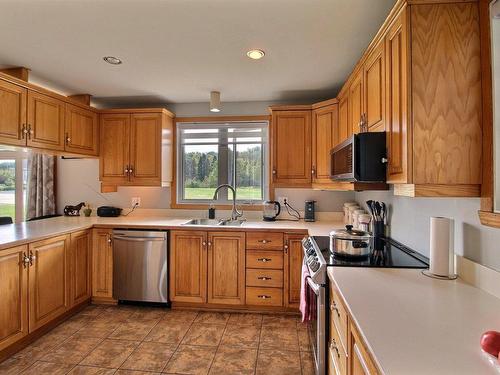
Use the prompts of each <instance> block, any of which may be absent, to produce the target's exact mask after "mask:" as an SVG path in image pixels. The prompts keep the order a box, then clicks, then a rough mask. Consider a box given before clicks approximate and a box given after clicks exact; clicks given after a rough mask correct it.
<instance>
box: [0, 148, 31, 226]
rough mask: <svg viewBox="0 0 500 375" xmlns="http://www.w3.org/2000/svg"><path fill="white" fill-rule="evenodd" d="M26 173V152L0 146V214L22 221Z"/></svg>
mask: <svg viewBox="0 0 500 375" xmlns="http://www.w3.org/2000/svg"><path fill="white" fill-rule="evenodd" d="M27 175H28V173H27V154H26V152H23V151H14V150H13V149H12V150H11V149H8V148H0V216H9V217H11V218H12V220H13V221H14V222H17V223H19V222H21V221H24V218H25V217H26V215H25V207H26V181H27Z"/></svg>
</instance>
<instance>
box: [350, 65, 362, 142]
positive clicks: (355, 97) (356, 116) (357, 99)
mask: <svg viewBox="0 0 500 375" xmlns="http://www.w3.org/2000/svg"><path fill="white" fill-rule="evenodd" d="M362 114H363V70H360V71H359V72H358V73H357V74H356V76H355V77H354V79H353V81H352V83H351V86H350V88H349V116H350V118H349V122H350V126H349V127H350V128H351V129H352V134H357V133H359V132H360V131H361V129H360V123H361V115H362Z"/></svg>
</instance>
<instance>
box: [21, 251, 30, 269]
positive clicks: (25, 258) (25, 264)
mask: <svg viewBox="0 0 500 375" xmlns="http://www.w3.org/2000/svg"><path fill="white" fill-rule="evenodd" d="M22 262H23V268H26V267H28V266H29V265H30V263H31V262H30V257H29V256H28V255H26V253H24V252H23V261H22Z"/></svg>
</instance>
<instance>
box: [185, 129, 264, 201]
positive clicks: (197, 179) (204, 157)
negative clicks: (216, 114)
mask: <svg viewBox="0 0 500 375" xmlns="http://www.w3.org/2000/svg"><path fill="white" fill-rule="evenodd" d="M267 133H268V123H267V122H264V121H261V122H229V123H226V122H225V123H219V122H217V123H216V122H211V123H188V122H185V123H177V156H178V157H177V203H211V202H213V200H212V198H213V196H214V192H215V189H216V188H217V186H219V185H221V184H230V185H232V186H235V187H236V199H237V200H238V202H240V203H248V204H251V203H259V202H262V201H264V200H265V199H266V198H267V191H268V187H267V165H268V162H267V160H268V144H267ZM232 199H233V196H232V192H231V191H230V190H228V189H221V190H220V191H219V194H218V200H217V203H219V204H226V203H228V202H229V201H231V200H232Z"/></svg>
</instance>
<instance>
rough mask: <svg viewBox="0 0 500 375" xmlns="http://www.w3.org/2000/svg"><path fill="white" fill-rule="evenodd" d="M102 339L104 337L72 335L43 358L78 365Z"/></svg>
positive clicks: (48, 360) (47, 360)
mask: <svg viewBox="0 0 500 375" xmlns="http://www.w3.org/2000/svg"><path fill="white" fill-rule="evenodd" d="M101 341H102V339H99V338H95V337H78V336H76V337H70V338H69V339H67V340H66V341H64V342H63V343H61V345H59V346H58V347H56V348H54V349H52V350H50V351H49V352H48V353H47V354H46V355H45V356H44V357H43V358H42V360H43V361H46V362H54V363H66V364H74V365H76V364H78V363H80V361H81V360H82V359H84V358H85V356H86V355H87V354H88V353H90V352H91V351H92V350H93V349H94V348H95V347H96V346H97V345H98V344H99V343H100V342H101Z"/></svg>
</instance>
